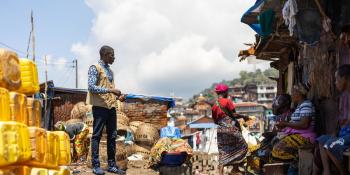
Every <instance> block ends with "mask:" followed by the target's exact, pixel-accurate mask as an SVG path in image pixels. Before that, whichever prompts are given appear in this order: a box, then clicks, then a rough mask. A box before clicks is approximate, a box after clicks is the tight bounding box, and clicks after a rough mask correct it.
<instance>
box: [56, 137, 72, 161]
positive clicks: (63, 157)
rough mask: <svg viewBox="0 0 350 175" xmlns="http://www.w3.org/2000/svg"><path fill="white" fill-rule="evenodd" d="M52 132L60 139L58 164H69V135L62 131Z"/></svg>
mask: <svg viewBox="0 0 350 175" xmlns="http://www.w3.org/2000/svg"><path fill="white" fill-rule="evenodd" d="M54 133H55V134H56V135H57V136H58V138H59V140H60V143H59V147H60V152H59V158H58V165H69V164H70V162H71V156H70V139H69V136H68V134H67V133H66V132H64V131H54Z"/></svg>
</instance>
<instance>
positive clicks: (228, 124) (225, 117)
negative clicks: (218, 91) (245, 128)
mask: <svg viewBox="0 0 350 175" xmlns="http://www.w3.org/2000/svg"><path fill="white" fill-rule="evenodd" d="M218 104H219V105H218ZM222 109H223V110H222ZM234 109H235V106H234V104H233V103H232V101H230V100H229V99H226V98H219V99H218V101H217V104H215V105H214V106H213V108H212V114H213V119H214V121H215V123H216V124H218V125H219V126H218V129H217V142H218V149H219V163H220V165H223V166H226V165H233V164H237V163H240V162H242V161H243V160H244V158H245V156H246V154H247V152H248V144H247V143H246V141H245V140H244V138H243V136H242V133H241V129H240V126H239V123H238V122H237V121H236V120H235V119H233V118H232V117H229V114H226V113H225V111H226V110H227V111H234Z"/></svg>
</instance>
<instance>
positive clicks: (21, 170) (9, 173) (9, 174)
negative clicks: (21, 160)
mask: <svg viewBox="0 0 350 175" xmlns="http://www.w3.org/2000/svg"><path fill="white" fill-rule="evenodd" d="M30 173H31V168H30V167H28V166H8V167H3V168H0V175H18V174H20V175H30Z"/></svg>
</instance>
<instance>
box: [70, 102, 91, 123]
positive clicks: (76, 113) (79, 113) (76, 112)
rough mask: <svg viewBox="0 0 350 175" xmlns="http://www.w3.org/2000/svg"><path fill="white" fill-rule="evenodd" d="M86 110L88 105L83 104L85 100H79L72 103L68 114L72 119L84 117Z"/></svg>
mask: <svg viewBox="0 0 350 175" xmlns="http://www.w3.org/2000/svg"><path fill="white" fill-rule="evenodd" d="M87 112H88V107H87V106H86V105H85V102H79V103H77V104H75V105H74V107H73V109H72V111H71V113H70V116H71V118H74V119H76V118H77V119H83V118H85V117H86V113H87Z"/></svg>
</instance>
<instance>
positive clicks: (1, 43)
mask: <svg viewBox="0 0 350 175" xmlns="http://www.w3.org/2000/svg"><path fill="white" fill-rule="evenodd" d="M0 45H3V46H5V47H7V48H9V49H12V50H14V51H16V52H18V53H21V54H24V55H26V53H25V52H23V51H20V50H18V49H16V48H14V47H11V46H9V45H7V44H5V43H3V42H0Z"/></svg>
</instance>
